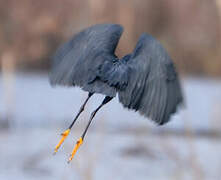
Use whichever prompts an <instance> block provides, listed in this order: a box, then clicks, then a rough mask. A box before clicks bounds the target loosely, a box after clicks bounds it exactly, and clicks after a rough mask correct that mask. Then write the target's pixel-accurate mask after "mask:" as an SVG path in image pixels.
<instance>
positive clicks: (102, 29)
mask: <svg viewBox="0 0 221 180" xmlns="http://www.w3.org/2000/svg"><path fill="white" fill-rule="evenodd" d="M122 32H123V27H122V26H121V25H118V24H98V25H94V26H91V27H89V28H87V29H85V30H83V31H81V32H80V33H78V34H76V35H75V36H74V37H73V38H72V39H71V40H70V41H68V42H66V43H65V44H64V45H62V46H61V47H60V48H59V49H58V50H57V52H56V53H55V56H54V57H53V63H52V68H51V74H50V82H51V84H52V85H56V84H58V85H65V86H75V85H77V86H80V87H82V88H83V89H85V90H88V91H94V92H98V93H104V94H105V92H103V89H106V91H107V89H108V85H106V84H105V83H102V82H100V81H99V80H98V81H96V82H95V83H93V84H91V85H90V84H88V83H90V82H92V81H93V80H95V78H96V77H97V76H98V69H99V68H100V66H101V65H102V64H103V63H104V61H109V60H110V61H111V60H113V59H114V58H115V57H116V56H115V54H114V51H115V49H116V47H117V44H118V41H119V39H120V37H121V34H122ZM109 89H110V88H109ZM109 94H113V93H106V95H109Z"/></svg>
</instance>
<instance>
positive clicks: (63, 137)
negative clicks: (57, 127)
mask: <svg viewBox="0 0 221 180" xmlns="http://www.w3.org/2000/svg"><path fill="white" fill-rule="evenodd" d="M69 133H70V129H67V130H66V131H64V132H63V133H62V134H61V136H62V138H61V140H60V141H59V143H58V144H57V146H56V147H55V149H54V153H53V154H56V152H58V149H59V148H60V146H61V144H62V143H63V142H64V140H65V139H66V138H67V136H68V135H69Z"/></svg>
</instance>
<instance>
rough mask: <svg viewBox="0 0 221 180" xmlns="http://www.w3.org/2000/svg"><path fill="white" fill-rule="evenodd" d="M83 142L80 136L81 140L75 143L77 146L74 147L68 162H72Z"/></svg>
mask: <svg viewBox="0 0 221 180" xmlns="http://www.w3.org/2000/svg"><path fill="white" fill-rule="evenodd" d="M82 143H83V138H82V137H80V138H79V140H78V141H77V143H76V144H75V147H74V149H73V151H72V153H71V155H70V157H69V159H68V163H70V162H71V160H72V159H73V157H74V155H75V154H76V152H77V150H78V149H79V147H80V146H81V144H82Z"/></svg>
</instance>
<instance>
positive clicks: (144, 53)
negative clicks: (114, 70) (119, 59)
mask: <svg viewBox="0 0 221 180" xmlns="http://www.w3.org/2000/svg"><path fill="white" fill-rule="evenodd" d="M127 66H128V67H129V68H130V69H131V72H132V73H131V74H130V78H129V80H128V85H127V87H126V88H125V90H124V91H119V101H120V102H121V103H122V104H123V106H124V107H126V108H128V109H133V110H135V111H138V112H139V113H140V114H142V115H144V116H146V117H148V118H150V119H152V120H153V121H155V122H156V123H157V124H160V125H162V124H164V123H166V122H168V121H169V120H170V116H171V114H173V113H174V112H176V108H177V106H178V105H179V104H180V103H181V102H182V101H183V97H182V92H181V88H180V83H179V78H178V75H177V73H176V70H175V67H174V65H173V62H172V61H171V59H170V57H169V55H168V54H167V52H166V50H165V49H164V48H163V47H162V45H161V44H160V43H159V42H158V41H157V40H156V39H154V38H153V37H152V36H150V35H147V34H143V35H142V36H141V37H140V39H139V40H138V43H137V45H136V47H135V50H134V52H133V53H132V54H131V57H130V59H129V60H128V62H127Z"/></svg>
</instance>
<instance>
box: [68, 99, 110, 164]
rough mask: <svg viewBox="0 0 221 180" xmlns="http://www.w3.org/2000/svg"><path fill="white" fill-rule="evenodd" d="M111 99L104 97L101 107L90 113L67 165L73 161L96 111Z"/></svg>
mask: <svg viewBox="0 0 221 180" xmlns="http://www.w3.org/2000/svg"><path fill="white" fill-rule="evenodd" d="M112 99H113V97H109V96H106V97H105V98H104V100H103V102H102V103H101V105H100V106H98V108H97V109H95V110H94V111H93V112H92V113H91V116H90V120H89V122H88V124H87V126H86V128H85V130H84V132H83V134H82V136H81V137H80V138H79V139H78V141H77V142H76V145H75V147H74V149H73V151H72V153H71V155H70V158H69V159H68V163H69V162H70V161H71V160H72V159H73V157H74V155H75V153H76V152H77V150H78V148H79V147H80V146H81V144H82V143H83V140H84V137H85V135H86V133H87V130H88V128H89V126H90V124H91V122H92V119H93V118H94V116H95V115H96V113H97V111H98V110H99V109H100V108H101V107H102V106H103V105H105V104H107V103H108V102H109V101H111V100H112Z"/></svg>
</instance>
